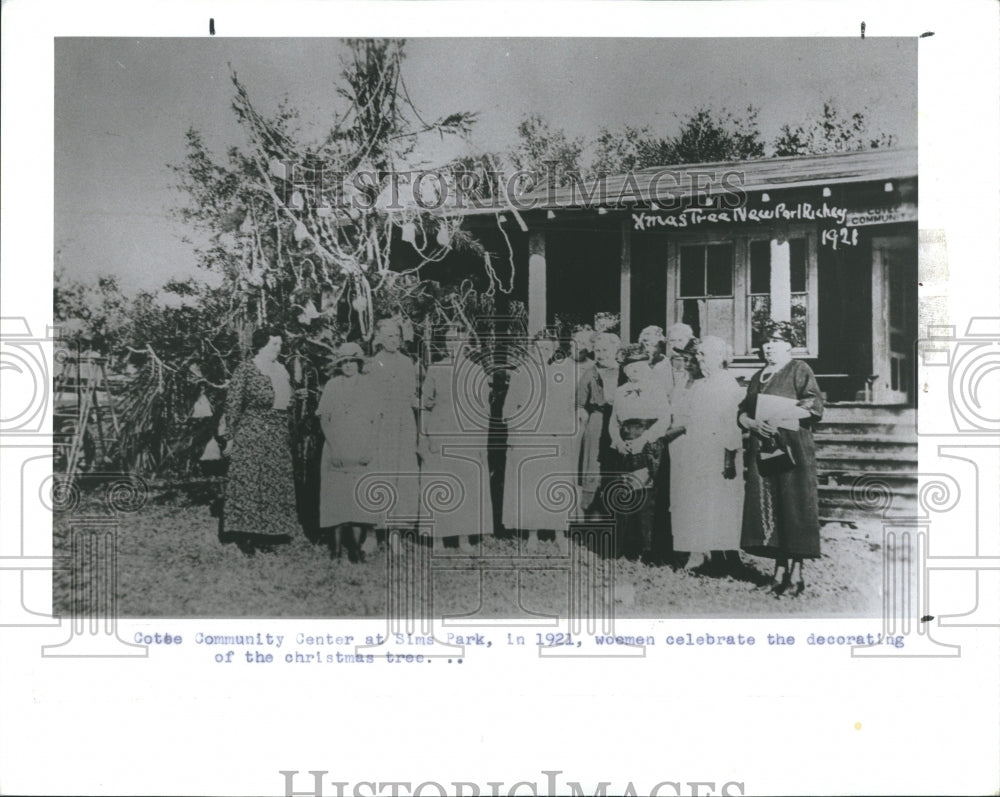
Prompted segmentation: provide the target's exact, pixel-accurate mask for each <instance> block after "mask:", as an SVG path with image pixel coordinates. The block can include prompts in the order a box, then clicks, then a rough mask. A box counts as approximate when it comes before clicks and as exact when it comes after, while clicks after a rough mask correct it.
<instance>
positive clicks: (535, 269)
mask: <svg viewBox="0 0 1000 797" xmlns="http://www.w3.org/2000/svg"><path fill="white" fill-rule="evenodd" d="M545 271H546V265H545V230H540V229H532V230H531V232H530V233H529V234H528V333H529V334H531V335H533V334H534V333H536V332H538V331H539V330H542V329H544V328H545V320H546V318H547V317H548V312H547V308H546V306H545V300H546V296H545V290H546V289H545V276H546V275H545Z"/></svg>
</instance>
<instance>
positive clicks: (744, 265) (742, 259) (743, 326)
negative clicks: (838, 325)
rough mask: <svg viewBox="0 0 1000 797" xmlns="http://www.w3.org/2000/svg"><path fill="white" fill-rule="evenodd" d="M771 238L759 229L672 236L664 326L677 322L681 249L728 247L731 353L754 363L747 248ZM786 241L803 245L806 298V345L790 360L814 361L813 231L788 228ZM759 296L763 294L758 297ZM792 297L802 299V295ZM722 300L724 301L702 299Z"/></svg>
mask: <svg viewBox="0 0 1000 797" xmlns="http://www.w3.org/2000/svg"><path fill="white" fill-rule="evenodd" d="M773 237H774V235H773V232H772V230H771V229H769V228H767V227H762V228H761V229H759V230H746V231H741V232H740V233H738V234H736V235H733V234H729V233H725V232H716V231H712V230H705V231H701V232H698V233H680V234H676V235H672V236H671V237H670V239H668V241H667V269H668V272H667V296H666V299H667V314H666V316H667V318H666V321H667V326H668V327H669V326H671V325H672V324H675V323H677V322H678V321H679V320H680V318H679V311H678V302H680V301H681V300H682V299H683V298H698V297H682V296H681V292H680V288H681V285H680V282H681V254H680V251H681V247H682V246H711V245H718V244H726V243H729V244H731V245H732V247H733V284H732V291H733V292H732V296H731V298H732V300H733V326H734V330H733V341H732V344H733V352H734V357H735V358H736V359H741V360H747V359H755V358H756V354H755V352H754V351H753V350H752V349H751V343H752V330H751V329H750V320H751V315H750V301H751V300H750V297H751V295H758V294H751V293H750V244H751V242H753V241H770V240H772V238H773ZM788 238H789V239H793V238H795V239H803V240H804V241H805V257H806V263H805V280H806V285H805V288H806V290H805V297H806V345H805V346H804V347H796V348H794V349H792V356H793V357H798V358H803V359H814V358H816V357H818V356H819V353H820V352H819V250H818V242H819V238H818V236H817V232H816V227H815V226H813V225H808V224H791V225H789V226H788ZM760 295H762V294H760ZM793 295H798V296H801V295H802V292H801V291H800V292H797V293H795V294H793ZM702 298H725V297H702Z"/></svg>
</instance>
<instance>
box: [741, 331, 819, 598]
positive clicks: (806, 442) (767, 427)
mask: <svg viewBox="0 0 1000 797" xmlns="http://www.w3.org/2000/svg"><path fill="white" fill-rule="evenodd" d="M763 350H764V359H765V360H766V361H767V365H766V366H765V367H764V368H762V369H761V370H760V371H758V372H757V373H756V374H754V375H753V378H752V379H751V380H750V385H749V387H748V388H747V395H746V398H745V399H744V400H743V402H742V403H741V404H740V408H739V423H740V426H742V427H743V428H744V429H747V430H748V431H749V432H750V446H749V448H750V452H749V453H750V457H749V463H748V465H747V480H746V500H745V501H744V504H743V535H742V547H743V550H745V551H747V552H748V553H751V554H755V555H757V556H766V557H769V558H772V559H774V578H773V581H772V582H771V585H770V591H771V592H772V593H773V594H775V595H782V594H784V593H786V592H787V593H788V594H789V595H791V596H793V597H794V596H796V595H799V594H801V593H802V591H803V590H804V589H805V579H804V578H803V576H802V571H803V565H802V562H803V560H804V559H815V558H818V557H819V554H820V551H819V500H818V487H817V478H816V445H815V443H814V442H813V435H812V428H811V427H812V425H813V424H814V423H816V422H817V421H819V420H820V419H821V418H822V417H823V398H822V396H821V395H820V392H819V385H817V384H816V377H815V375H814V374H813V372H812V369H811V368H810V367H809V366H808V365H806V364H805V363H804V362H802V361H801V360H794V359H792V328H791V324H789V323H788V322H778V323H773V324H772V326H771V329H770V331H769V334H768V338H767V340H766V341H765V342H764V346H763ZM762 395H768V396H780V397H783V398H786V399H791V400H792V401H793V402H795V404H796V405H797V407H798V408H799V409H800V410H805V412H804V413H801V414H803V415H804V416H805V417H802V418H801V419H798V420H795V419H792V420H793V421H795V423H794V425H795V426H797V427H798V428H795V429H788V428H785V426H790V425H793V424H792V423H787V424H786V423H781V424H778V423H777V420H778V419H771V420H768V419H767V418H761V419H758V418H757V410H758V403H759V397H760V396H762ZM778 447H780V448H784V449H785V450H786V451H788V452H790V453H791V456H792V459H793V460H794V466H791V467H790V468H787V469H785V470H781V471H780V472H774V473H770V474H762V473H761V472H760V461H759V457H760V454H761V452H762V451H764V452H765V453H767V452H768V451H772V452H773V451H774V450H775V449H776V448H778Z"/></svg>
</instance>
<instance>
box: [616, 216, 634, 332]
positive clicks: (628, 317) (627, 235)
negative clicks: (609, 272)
mask: <svg viewBox="0 0 1000 797" xmlns="http://www.w3.org/2000/svg"><path fill="white" fill-rule="evenodd" d="M620 295H621V300H620V301H621V308H620V313H621V330H620V331H619V335H620V337H621V339H622V343H629V342H630V341H631V340H632V232H631V230H630V229H629V226H628V219H627V218H623V219H622V224H621V288H620Z"/></svg>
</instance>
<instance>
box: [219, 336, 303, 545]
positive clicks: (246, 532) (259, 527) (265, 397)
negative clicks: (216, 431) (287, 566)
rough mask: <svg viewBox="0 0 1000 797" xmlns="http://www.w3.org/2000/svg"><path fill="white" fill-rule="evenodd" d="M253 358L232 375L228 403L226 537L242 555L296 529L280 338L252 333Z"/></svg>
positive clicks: (287, 401) (286, 538)
mask: <svg viewBox="0 0 1000 797" xmlns="http://www.w3.org/2000/svg"><path fill="white" fill-rule="evenodd" d="M251 349H252V351H253V357H251V358H250V359H247V360H244V361H243V362H242V363H240V365H239V366H238V367H237V368H236V370H235V371H234V372H233V377H232V379H231V380H230V382H229V394H228V396H227V399H226V433H227V436H228V438H229V445H228V446H227V448H226V450H227V452H228V453H229V454H230V455H231V460H230V464H229V479H228V483H227V485H226V502H225V524H226V535H225V536H226V537H228V538H230V539H233V540H235V541H236V543H237V544H238V545H239V547H240V548H241V550H243V551H244V552H245V553H248V554H252V553H254V552H255V551H256V550H270V549H271V548H272V546H273V545H274V544H275V543H281V542H288V541H289V540H290V539H291V537H292V535H294V534H297V533H298V530H299V525H298V520H297V515H296V511H295V481H294V477H293V475H292V449H291V444H290V440H289V407H290V406H291V399H292V388H291V384H290V383H289V379H288V372H287V371H286V370H285V367H284V366H283V365H281V364H280V363H279V362H278V360H277V357H278V353H279V352H280V351H281V337H280V336H279V335H274V334H272V333H270V332H269V331H268V330H265V329H258V330H257V331H256V332H254V334H253V339H252V345H251Z"/></svg>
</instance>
